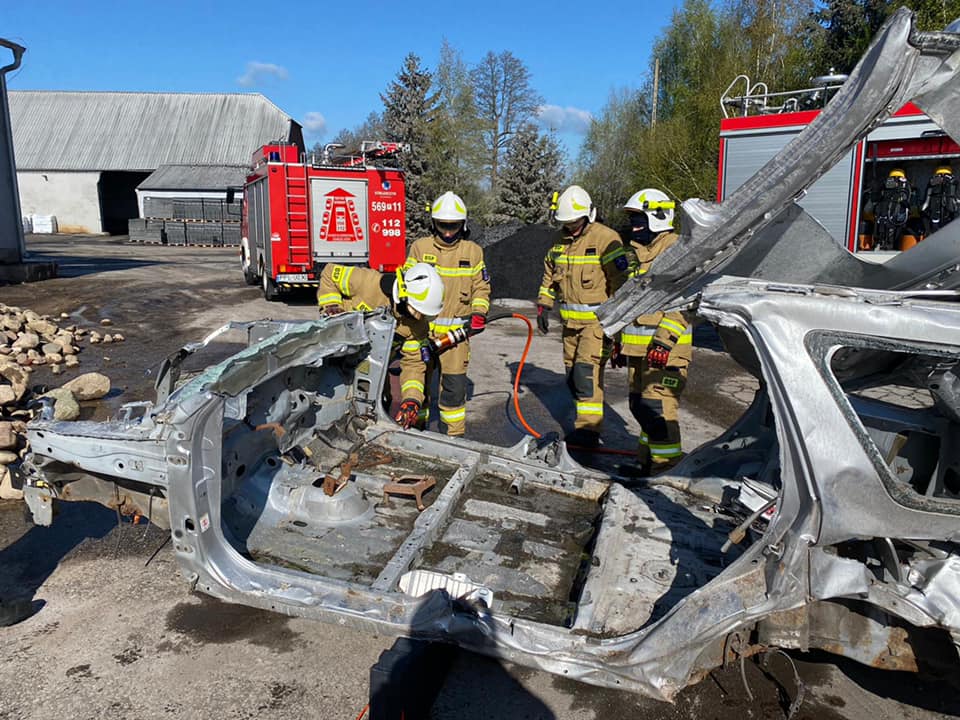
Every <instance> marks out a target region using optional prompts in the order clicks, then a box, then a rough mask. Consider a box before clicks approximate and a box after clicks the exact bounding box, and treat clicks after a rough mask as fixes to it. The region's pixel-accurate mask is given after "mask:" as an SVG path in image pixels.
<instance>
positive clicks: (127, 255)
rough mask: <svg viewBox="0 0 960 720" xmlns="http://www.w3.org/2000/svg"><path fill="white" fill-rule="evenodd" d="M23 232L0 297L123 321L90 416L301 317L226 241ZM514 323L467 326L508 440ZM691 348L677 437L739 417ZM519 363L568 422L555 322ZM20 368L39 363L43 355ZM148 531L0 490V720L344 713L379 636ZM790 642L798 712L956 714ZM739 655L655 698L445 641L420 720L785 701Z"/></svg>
mask: <svg viewBox="0 0 960 720" xmlns="http://www.w3.org/2000/svg"><path fill="white" fill-rule="evenodd" d="M29 247H31V249H33V250H34V251H35V252H42V253H44V254H49V255H50V256H52V257H55V258H56V259H57V260H59V261H60V262H61V265H62V271H63V277H61V278H60V279H57V280H53V281H49V282H47V283H44V284H43V285H25V286H18V287H4V288H0V301H2V302H5V303H8V304H18V305H21V306H24V307H31V308H32V309H34V310H36V311H38V312H41V313H59V312H61V311H66V312H70V313H72V314H73V317H74V319H75V321H76V322H79V323H81V324H86V325H88V326H89V327H94V326H96V325H97V324H98V323H99V320H100V319H101V318H102V317H110V318H111V319H112V320H113V321H114V323H115V327H116V328H117V329H119V330H120V331H121V332H123V333H124V334H125V335H126V337H127V341H126V342H125V343H122V344H120V345H113V346H97V347H96V348H87V349H85V350H84V352H83V353H82V356H81V359H82V363H81V366H80V368H79V369H78V370H79V371H89V370H100V371H102V372H105V373H107V374H108V375H110V376H111V377H112V378H113V379H114V385H115V388H116V389H115V391H114V393H112V394H111V396H110V397H108V398H107V399H106V400H104V401H101V402H100V403H94V404H91V405H89V406H88V407H86V408H84V415H85V417H93V418H103V417H106V416H107V415H108V414H110V413H111V412H112V411H114V410H115V409H116V408H117V407H118V406H119V405H120V404H122V403H123V402H129V401H132V400H137V399H143V398H149V397H150V393H151V390H152V383H153V374H152V372H153V369H154V368H155V367H156V365H157V363H158V361H159V359H160V358H161V357H162V356H164V355H165V354H167V353H169V352H172V351H174V350H175V349H177V348H178V347H180V346H181V345H182V344H184V343H185V342H188V341H192V340H195V339H198V338H199V337H201V336H203V335H204V334H206V333H207V332H209V331H210V330H212V329H214V328H216V327H218V326H219V325H220V324H221V323H222V322H224V321H226V320H228V319H234V320H249V319H256V318H261V317H274V318H312V317H314V316H315V310H314V308H313V305H312V301H311V299H310V298H299V299H297V298H294V299H292V300H291V301H290V302H288V303H279V304H275V303H273V304H271V303H266V302H265V301H264V300H263V299H262V298H261V297H260V294H259V290H258V289H256V288H249V287H246V286H244V285H243V284H242V280H241V278H240V273H239V269H238V262H237V258H236V257H235V253H233V252H231V251H227V250H214V249H183V248H169V247H153V246H147V247H142V246H132V245H126V244H122V243H121V242H119V241H117V240H115V239H105V238H104V239H81V238H76V239H67V238H46V239H38V238H34V239H31V241H30V245H29ZM529 307H530V306H528V305H520V306H517V309H519V310H524V309H529ZM525 340H526V328H525V325H522V324H521V323H520V322H519V321H516V320H511V321H502V322H500V323H497V324H496V325H492V326H491V328H490V329H489V330H488V331H487V332H486V333H485V334H484V335H482V336H480V337H479V338H477V339H476V341H475V342H474V345H473V350H472V351H473V354H474V358H473V364H472V365H471V378H472V380H473V383H474V385H473V390H472V397H471V399H470V402H469V405H468V411H469V415H468V423H469V426H468V434H469V435H471V436H472V437H475V438H477V439H483V440H486V441H489V442H495V443H497V444H501V445H505V444H509V443H512V442H515V441H516V440H517V439H519V438H520V437H521V436H522V432H521V430H520V429H519V426H518V423H517V422H516V419H515V418H514V415H513V411H512V409H510V410H508V401H509V397H510V395H509V388H510V384H511V382H512V378H513V374H514V372H515V371H516V366H517V363H518V359H519V356H520V353H521V351H522V348H523V344H524V341H525ZM229 349H230V348H229V347H228V348H225V349H223V350H222V351H221V352H226V351H228V350H229ZM694 362H695V367H696V368H697V372H696V373H694V376H693V378H692V381H691V383H690V385H689V390H688V392H687V394H686V395H685V403H684V409H683V415H682V417H681V420H682V426H683V431H684V445H685V447H686V449H691V448H692V447H694V446H695V445H696V444H698V443H699V442H702V441H703V440H705V439H707V438H709V437H710V436H711V435H712V434H714V433H716V432H717V431H718V430H719V429H721V428H722V427H724V426H725V425H727V424H728V423H730V422H731V421H732V420H733V419H735V418H736V417H737V415H738V414H739V412H740V411H741V410H742V409H743V407H744V406H745V404H746V403H747V402H748V401H749V399H750V397H751V395H752V388H753V387H754V384H753V380H752V379H751V378H749V376H746V375H744V374H743V373H742V372H741V371H739V369H738V368H736V367H735V366H734V365H733V364H732V363H731V362H730V361H729V359H728V358H727V357H726V356H725V355H723V354H722V353H719V352H716V351H715V350H711V349H707V348H703V347H698V348H697V349H696V355H695V361H694ZM528 363H529V364H528V367H527V369H525V371H524V386H525V387H526V389H525V390H524V392H523V394H522V396H521V407H522V409H523V412H524V414H525V415H526V418H527V421H528V422H529V423H530V424H531V425H533V426H534V427H536V428H537V429H538V430H540V431H541V432H546V431H551V430H560V429H563V428H564V427H569V423H570V422H571V420H572V408H571V407H570V403H569V400H568V399H567V398H566V395H565V389H564V388H563V385H562V362H561V357H560V341H559V333H557V332H555V333H552V334H551V335H549V336H547V337H545V338H544V337H541V336H539V335H537V336H536V337H535V340H534V348H533V350H532V351H531V357H530V359H529V360H528ZM625 376H626V373H625V371H614V372H612V373H610V375H609V376H608V378H609V379H608V395H609V400H610V410H609V413H608V416H607V428H606V432H605V442H606V444H608V445H609V446H617V447H631V446H632V443H633V440H632V438H633V437H635V432H636V425H635V423H634V421H633V419H632V418H631V417H630V414H629V412H628V411H627V407H626V400H625V385H626V377H625ZM69 377H72V374H71V375H65V376H61V377H60V378H57V381H58V382H59V381H62V380H65V379H69ZM34 379H35V381H36V382H52V381H53V380H54V378H53V377H52V376H47V375H44V372H43V371H40V372H38V373H36V374H35V378H34ZM163 540H164V534H163V533H161V532H160V531H159V530H157V529H155V528H149V527H144V526H138V527H134V526H131V525H129V524H126V525H124V526H123V528H122V529H119V530H118V528H117V527H116V524H115V518H114V516H113V514H112V513H111V512H109V511H107V510H105V509H104V508H101V507H100V506H97V505H86V504H84V505H80V504H77V505H67V506H65V507H64V509H63V512H62V514H61V516H60V517H58V521H57V523H55V524H54V526H53V527H51V528H36V527H33V526H32V525H31V524H29V523H27V522H26V520H25V519H24V517H23V513H22V504H20V503H12V502H2V503H0V593H12V592H13V591H14V590H16V592H17V593H18V594H24V593H26V594H28V595H32V597H33V601H34V605H35V606H36V608H37V612H36V613H35V614H34V615H33V616H32V617H30V618H29V619H27V620H25V621H24V622H22V623H20V624H18V625H15V626H12V627H8V628H0V720H14V719H17V720H20V719H23V718H54V717H55V718H160V717H200V716H215V717H222V718H255V717H256V718H274V717H275V718H281V717H283V718H291V717H297V718H300V717H302V718H324V719H325V720H326V719H331V720H333V719H337V718H344V719H352V718H355V717H357V714H358V712H359V711H360V710H361V708H363V706H364V704H365V703H366V701H367V693H368V674H369V669H370V667H371V666H372V665H373V664H374V663H376V662H377V659H378V657H379V655H380V653H381V652H382V651H384V650H386V649H387V648H389V647H390V646H391V645H392V643H393V641H392V639H388V638H383V637H376V636H371V635H369V634H366V633H360V632H357V631H354V630H351V629H349V628H344V627H338V626H332V625H323V624H319V623H314V622H310V621H306V620H303V619H299V618H287V617H283V616H279V615H274V614H270V613H264V612H261V611H256V610H251V609H248V608H244V607H239V606H231V605H225V604H222V603H218V602H216V601H213V600H210V599H208V598H205V597H203V596H199V595H191V594H190V593H189V591H188V588H187V586H186V584H185V583H184V582H183V581H182V580H181V579H180V578H179V576H178V574H177V569H176V566H175V563H174V561H173V559H172V557H171V556H170V555H169V554H168V552H167V549H166V548H164V549H161V550H160V551H159V552H158V553H157V554H156V556H155V558H153V559H152V561H150V562H149V564H146V563H147V561H148V559H150V558H151V556H153V554H154V552H155V551H156V549H157V548H158V547H159V546H160V545H161V543H162V542H163ZM14 583H16V585H17V587H16V588H13V587H12V585H13V584H14ZM795 657H796V659H797V663H798V667H799V669H800V673H801V677H802V678H803V681H804V683H805V685H806V688H807V694H806V699H805V701H804V704H803V706H802V709H801V711H800V714H799V715H798V717H801V718H857V719H869V720H882V719H884V718H917V719H919V718H933V717H943V716H946V715H947V714H949V713H955V714H960V706H958V704H957V699H956V698H957V697H958V693H957V691H956V689H955V688H950V687H948V686H947V685H946V684H945V683H944V682H942V681H937V680H936V679H933V678H928V677H924V676H920V677H916V676H911V675H908V676H905V677H901V676H898V675H896V674H893V673H884V672H881V671H874V670H870V669H867V668H863V667H861V666H858V665H856V664H853V663H840V664H836V663H835V662H834V661H833V660H832V659H831V658H828V657H825V656H795ZM745 670H746V679H747V683H748V684H749V686H750V689H751V692H752V694H753V696H754V698H755V699H754V700H753V701H752V702H751V701H749V700H748V698H747V694H746V692H745V691H744V688H743V683H742V681H741V678H740V673H739V670H738V669H731V670H728V671H716V672H714V673H712V674H711V675H710V676H709V677H708V678H707V679H706V680H704V681H703V682H701V683H700V684H698V685H696V686H694V687H692V688H688V689H687V690H685V691H684V692H682V693H681V694H680V696H679V698H678V700H677V702H676V704H675V705H672V706H671V705H666V704H662V703H657V702H654V701H651V700H648V699H645V698H642V697H638V696H635V695H630V694H627V693H622V692H615V691H610V690H602V689H598V688H594V687H590V686H586V685H581V684H577V683H572V682H570V681H566V680H563V679H562V678H558V677H556V676H553V675H549V674H546V673H541V672H535V671H531V670H527V669H524V668H519V667H515V666H511V665H505V664H502V663H498V662H496V661H493V660H489V659H486V658H481V657H477V656H474V655H471V654H468V653H456V654H455V656H454V659H453V661H452V663H451V665H450V671H449V673H448V675H447V678H446V682H445V684H444V685H443V688H442V690H441V691H440V694H439V697H438V699H437V702H436V704H435V706H434V711H433V713H432V715H431V717H434V718H438V719H446V718H462V717H475V718H491V719H494V718H496V719H500V718H558V719H563V720H567V719H576V720H589V719H593V718H620V717H645V718H686V717H711V718H724V719H725V718H742V717H753V718H781V717H784V710H783V708H784V707H785V705H784V700H783V698H784V697H792V696H793V693H794V687H793V678H792V673H791V672H790V671H789V670H788V666H787V664H786V662H785V661H784V660H783V659H782V658H774V660H773V661H772V664H771V666H770V668H768V669H767V670H766V671H764V670H763V669H761V668H760V667H759V666H758V665H755V664H753V663H747V665H746V668H745Z"/></svg>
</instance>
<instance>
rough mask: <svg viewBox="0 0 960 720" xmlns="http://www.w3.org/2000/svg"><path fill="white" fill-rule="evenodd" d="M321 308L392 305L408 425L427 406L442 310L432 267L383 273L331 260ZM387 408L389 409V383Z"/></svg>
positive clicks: (401, 418) (401, 417)
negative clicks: (433, 323) (433, 325)
mask: <svg viewBox="0 0 960 720" xmlns="http://www.w3.org/2000/svg"><path fill="white" fill-rule="evenodd" d="M317 304H318V305H319V306H320V312H322V313H325V314H328V315H331V314H336V313H340V312H343V311H344V310H359V311H370V310H374V309H376V308H380V307H389V308H390V309H391V310H392V311H393V316H394V317H395V318H396V321H397V324H396V327H395V329H394V335H393V350H394V354H395V355H396V354H399V356H400V393H401V398H402V400H401V403H400V411H399V412H398V413H397V416H396V421H397V422H398V423H400V424H401V425H403V427H405V428H409V427H411V426H412V425H414V424H415V423H416V421H417V416H418V415H419V413H420V408H421V407H423V401H424V394H423V385H424V378H425V376H426V368H427V362H429V360H430V352H431V350H430V348H431V346H430V338H429V335H430V320H432V319H433V318H434V317H436V316H437V315H438V314H439V313H440V310H441V309H442V308H443V281H442V280H441V279H440V276H439V275H438V274H437V271H436V270H434V269H433V268H432V267H431V266H430V265H426V264H424V263H420V264H417V265H414V266H412V267H410V268H408V269H407V270H406V271H401V270H399V269H398V270H397V272H396V273H380V272H377V271H376V270H371V269H369V268H365V267H357V266H356V265H336V264H333V263H330V264H328V265H326V266H325V267H324V268H323V272H322V273H321V274H320V287H319V288H318V289H317ZM385 392H386V393H387V403H386V404H387V406H388V407H389V404H390V401H389V385H388V386H387V388H386V389H385Z"/></svg>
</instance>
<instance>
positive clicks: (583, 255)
mask: <svg viewBox="0 0 960 720" xmlns="http://www.w3.org/2000/svg"><path fill="white" fill-rule="evenodd" d="M554 198H555V199H554V203H553V208H552V209H553V210H554V219H555V220H556V221H557V222H558V223H560V234H559V237H558V238H557V242H556V244H555V245H554V246H553V247H551V248H550V250H549V251H548V252H547V256H546V257H545V258H544V261H543V279H542V281H541V282H540V291H539V295H538V297H537V325H538V326H539V328H540V331H541V332H542V333H543V334H546V333H547V332H548V331H549V320H548V316H549V310H550V309H551V308H553V306H554V303H555V302H556V303H557V305H558V308H559V310H560V321H561V323H562V325H563V364H564V367H565V368H566V371H567V387H568V388H569V389H570V392H571V393H572V394H573V397H574V400H575V402H576V409H577V417H576V421H575V423H574V431H573V432H572V433H570V434H568V435H567V438H566V439H567V442H568V443H570V444H571V445H578V446H581V447H593V446H596V445H597V444H598V443H599V440H600V431H601V428H602V424H603V374H604V364H605V362H606V360H607V358H608V357H609V355H610V350H611V347H612V342H611V341H610V339H609V338H607V337H606V336H605V335H604V333H603V329H602V327H601V326H600V322H599V321H598V320H597V316H596V309H597V307H599V305H600V304H601V303H602V302H604V301H605V300H607V299H608V298H609V297H610V296H611V295H613V293H614V292H616V290H617V288H619V287H620V286H621V285H622V284H623V282H624V280H625V279H626V277H627V273H628V271H629V269H630V266H631V264H632V262H631V258H630V254H629V251H628V250H627V249H626V248H624V246H623V243H622V242H621V241H620V236H619V235H618V234H617V233H616V232H614V231H613V230H611V229H610V228H608V227H607V226H606V225H603V224H602V223H599V222H596V215H597V212H596V210H595V209H594V207H593V202H592V201H591V200H590V195H589V194H587V192H586V190H584V189H583V188H582V187H580V186H579V185H571V186H570V187H568V188H567V189H566V190H564V191H563V192H562V193H561V194H560V196H559V197H557V196H556V195H554Z"/></svg>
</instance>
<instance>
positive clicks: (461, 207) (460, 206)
mask: <svg viewBox="0 0 960 720" xmlns="http://www.w3.org/2000/svg"><path fill="white" fill-rule="evenodd" d="M430 217H431V218H433V219H434V220H440V221H442V222H454V221H456V220H462V221H463V222H466V221H467V206H466V203H464V202H463V199H462V198H461V197H460V196H459V195H457V194H456V193H452V192H450V191H449V190H447V192H445V193H444V194H443V195H441V196H440V197H438V198H437V199H436V200H434V201H433V205H431V206H430Z"/></svg>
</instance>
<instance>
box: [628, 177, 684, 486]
mask: <svg viewBox="0 0 960 720" xmlns="http://www.w3.org/2000/svg"><path fill="white" fill-rule="evenodd" d="M623 207H624V210H626V211H627V217H628V219H629V222H630V227H629V234H630V244H631V245H632V247H633V250H634V253H635V254H636V258H637V262H638V265H637V268H636V270H635V271H634V274H636V275H643V274H645V273H646V272H647V270H649V268H650V265H651V263H653V261H654V260H655V259H656V258H657V257H658V256H659V255H660V254H661V253H663V252H664V251H665V250H666V249H667V248H669V247H670V246H671V245H673V244H674V243H675V242H676V241H677V239H678V238H679V236H678V235H677V234H676V233H674V232H673V215H674V202H673V201H672V200H670V198H669V197H667V195H666V193H663V192H661V191H660V190H656V189H653V188H650V189H647V190H641V191H640V192H638V193H634V194H633V195H631V196H630V199H629V200H627V202H626V204H625V205H624V206H623ZM692 341H693V334H692V328H691V327H690V325H689V324H688V323H687V320H686V319H685V318H684V316H683V315H682V314H681V313H679V312H670V313H662V312H657V313H652V314H650V315H641V316H640V317H638V318H637V319H636V320H635V321H634V322H633V323H632V324H630V325H628V326H627V327H626V328H624V330H623V333H622V334H621V342H622V353H623V354H624V355H625V356H627V359H628V368H629V370H628V378H629V382H630V412H631V413H632V414H633V416H634V417H635V418H636V419H637V422H639V423H640V429H641V430H640V444H639V450H638V454H637V459H638V462H639V465H640V467H641V468H643V469H644V470H645V471H648V472H650V473H651V474H652V473H657V472H662V471H663V470H666V469H667V468H668V467H670V466H671V465H674V464H675V463H676V462H678V461H679V460H680V458H681V457H682V456H683V453H682V452H681V449H680V424H679V422H678V421H679V417H678V411H679V398H680V394H681V393H682V392H683V388H684V386H685V385H686V382H687V367H688V366H689V365H690V360H691V358H692V355H693V344H692Z"/></svg>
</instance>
